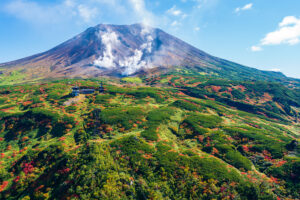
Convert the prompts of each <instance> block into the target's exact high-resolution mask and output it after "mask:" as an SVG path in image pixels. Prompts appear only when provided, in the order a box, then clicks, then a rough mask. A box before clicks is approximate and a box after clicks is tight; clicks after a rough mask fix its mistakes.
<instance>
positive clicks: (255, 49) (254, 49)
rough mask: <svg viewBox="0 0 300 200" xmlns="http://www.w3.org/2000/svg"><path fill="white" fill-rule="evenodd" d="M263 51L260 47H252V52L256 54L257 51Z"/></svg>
mask: <svg viewBox="0 0 300 200" xmlns="http://www.w3.org/2000/svg"><path fill="white" fill-rule="evenodd" d="M262 50H263V49H262V48H261V47H260V46H252V47H251V51H254V52H256V51H262Z"/></svg>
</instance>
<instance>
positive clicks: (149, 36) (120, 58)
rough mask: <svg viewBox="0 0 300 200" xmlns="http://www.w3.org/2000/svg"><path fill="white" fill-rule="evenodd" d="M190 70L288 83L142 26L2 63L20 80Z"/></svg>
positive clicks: (90, 33)
mask: <svg viewBox="0 0 300 200" xmlns="http://www.w3.org/2000/svg"><path fill="white" fill-rule="evenodd" d="M174 66H183V67H191V68H194V69H195V70H197V71H198V72H203V73H210V74H215V75H218V76H221V77H226V78H231V79H236V78H237V77H238V78H242V79H248V80H252V79H254V80H256V79H262V80H272V81H290V80H292V79H289V78H287V77H285V76H284V75H283V74H282V73H278V72H270V71H260V70H257V69H254V68H249V67H245V66H242V65H239V64H236V63H232V62H229V61H226V60H223V59H220V58H216V57H214V56H211V55H209V54H207V53H205V52H203V51H201V50H199V49H197V48H195V47H193V46H191V45H189V44H187V43H185V42H183V41H182V40H180V39H178V38H176V37H174V36H172V35H169V34H167V33H165V32H164V31H162V30H160V29H156V28H152V27H148V26H144V25H142V24H133V25H103V24H100V25H97V26H95V27H92V28H89V29H87V30H86V31H84V32H83V33H81V34H79V35H77V36H75V37H74V38H72V39H70V40H68V41H66V42H64V43H62V44H60V45H58V46H57V47H55V48H53V49H50V50H49V51H46V52H44V53H40V54H37V55H33V56H30V57H27V58H23V59H20V60H16V61H12V62H8V63H3V64H0V70H1V71H2V72H3V73H4V74H9V73H12V72H14V71H19V72H22V73H23V74H26V76H25V77H24V80H27V79H29V80H32V79H35V78H57V77H79V76H80V77H98V76H101V75H109V76H128V75H136V74H140V73H141V72H148V70H150V69H157V68H158V69H161V68H163V69H167V70H172V69H173V67H174Z"/></svg>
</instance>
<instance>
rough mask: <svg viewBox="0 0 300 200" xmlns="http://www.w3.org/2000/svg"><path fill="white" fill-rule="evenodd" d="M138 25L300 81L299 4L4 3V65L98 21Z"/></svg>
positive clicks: (247, 0) (241, 0) (0, 23)
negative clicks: (156, 28) (158, 29)
mask: <svg viewBox="0 0 300 200" xmlns="http://www.w3.org/2000/svg"><path fill="white" fill-rule="evenodd" d="M137 22H143V23H147V24H149V25H152V26H154V27H159V28H162V29H163V30H165V31H166V32H168V33H171V34H173V35H175V36H177V37H179V38H180V39H182V40H184V41H186V42H188V43H190V44H192V45H194V46H196V47H198V48H199V49H201V50H204V51H206V52H208V53H210V54H212V55H214V56H218V57H221V58H225V59H228V60H231V61H234V62H238V63H240V64H244V65H246V66H250V67H255V68H258V69H264V70H276V71H277V70H278V71H279V70H280V71H281V72H283V73H284V74H286V75H288V76H291V77H296V78H300V1H299V0H161V1H158V0H43V1H41V0H0V63H2V62H6V61H10V60H14V59H18V58H22V57H25V56H29V55H32V54H35V53H40V52H42V51H45V50H48V49H50V48H52V47H54V46H56V45H58V44H59V43H61V42H64V41H65V40H67V39H70V38H71V37H73V36H75V35H76V34H78V33H80V32H82V31H84V30H85V29H86V28H88V27H90V26H94V25H97V24H100V23H110V24H132V23H137Z"/></svg>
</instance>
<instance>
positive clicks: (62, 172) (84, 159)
mask: <svg viewBox="0 0 300 200" xmlns="http://www.w3.org/2000/svg"><path fill="white" fill-rule="evenodd" d="M100 81H103V82H104V88H105V92H104V93H99V92H98V91H96V92H95V93H94V94H88V95H84V94H80V95H79V96H77V97H73V96H72V95H70V93H71V88H72V87H73V86H75V85H77V86H79V87H81V88H95V89H97V88H98V86H99V82H100ZM0 94H1V96H0V157H1V161H0V199H7V200H9V199H24V200H25V199H27V200H28V199H180V200H181V199H253V200H254V199H299V198H300V196H299V190H300V179H299V177H300V176H299V175H300V171H299V170H300V158H299V155H300V154H299V153H300V152H299V150H300V148H299V145H298V141H299V135H300V124H299V122H300V119H299V118H300V115H299V111H300V90H299V88H298V86H297V85H292V84H284V85H282V84H281V83H278V82H277V83H276V82H274V83H273V82H253V81H252V82H251V81H250V80H249V81H242V80H234V81H233V80H225V79H221V78H218V77H215V76H214V75H211V76H209V75H206V74H205V73H201V72H199V73H198V74H197V75H196V73H190V72H189V71H188V69H187V70H186V71H177V72H168V73H167V74H163V75H153V76H147V77H145V76H141V77H139V78H126V79H105V78H103V79H101V80H97V79H86V80H83V79H69V80H57V81H48V82H46V81H45V82H40V83H30V84H23V85H11V86H1V87H0Z"/></svg>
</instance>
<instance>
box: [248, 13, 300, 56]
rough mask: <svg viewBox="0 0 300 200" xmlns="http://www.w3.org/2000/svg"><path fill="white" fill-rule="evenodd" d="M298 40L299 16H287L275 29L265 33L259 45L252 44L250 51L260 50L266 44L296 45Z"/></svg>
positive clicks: (299, 30) (299, 29)
mask: <svg viewBox="0 0 300 200" xmlns="http://www.w3.org/2000/svg"><path fill="white" fill-rule="evenodd" d="M299 42H300V18H297V17H295V16H287V17H285V18H283V20H282V21H281V22H280V23H279V25H278V28H277V30H275V31H273V32H270V33H268V34H266V36H265V37H264V38H263V39H262V40H261V41H260V44H259V45H256V46H252V47H251V50H252V51H262V50H263V49H262V46H267V45H280V44H288V45H296V44H298V43H299Z"/></svg>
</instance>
